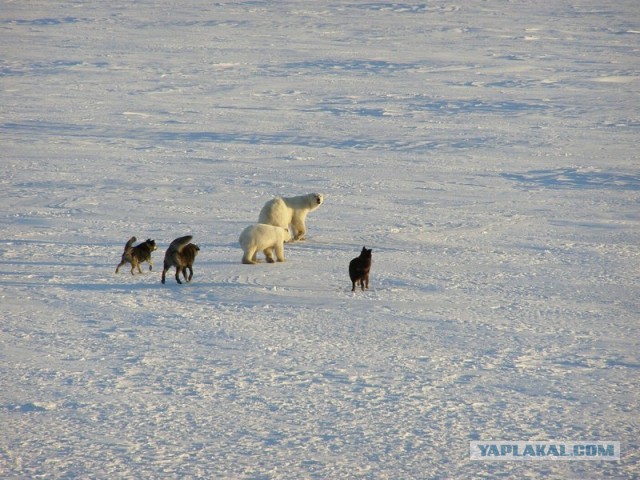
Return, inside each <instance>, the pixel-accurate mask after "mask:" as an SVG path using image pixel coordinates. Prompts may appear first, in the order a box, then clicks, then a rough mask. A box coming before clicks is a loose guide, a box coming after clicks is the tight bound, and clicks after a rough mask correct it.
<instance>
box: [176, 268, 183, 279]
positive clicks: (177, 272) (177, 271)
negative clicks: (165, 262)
mask: <svg viewBox="0 0 640 480" xmlns="http://www.w3.org/2000/svg"><path fill="white" fill-rule="evenodd" d="M181 271H182V268H181V267H179V266H177V265H176V282H178V283H180V284H182V282H181V281H180V272H181Z"/></svg>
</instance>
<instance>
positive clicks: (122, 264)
mask: <svg viewBox="0 0 640 480" xmlns="http://www.w3.org/2000/svg"><path fill="white" fill-rule="evenodd" d="M125 263H127V261H126V260H123V261H121V262H120V265H118V266H117V267H116V273H118V272H119V271H120V267H122V266H124V264H125Z"/></svg>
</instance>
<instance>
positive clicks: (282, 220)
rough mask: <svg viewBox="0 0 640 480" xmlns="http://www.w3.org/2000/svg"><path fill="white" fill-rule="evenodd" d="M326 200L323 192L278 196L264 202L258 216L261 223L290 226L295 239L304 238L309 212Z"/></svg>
mask: <svg viewBox="0 0 640 480" xmlns="http://www.w3.org/2000/svg"><path fill="white" fill-rule="evenodd" d="M323 202H324V195H322V194H321V193H308V194H306V195H299V196H297V197H276V198H274V199H272V200H269V201H268V202H267V203H265V204H264V207H262V210H260V216H259V217H258V222H259V223H266V224H268V225H275V226H276V227H283V228H289V225H291V234H292V236H293V239H294V240H304V239H305V237H304V236H305V234H306V233H307V227H306V225H305V223H304V221H305V219H306V218H307V214H308V213H309V212H312V211H314V210H315V209H317V208H318V207H319V206H320V205H322V203H323Z"/></svg>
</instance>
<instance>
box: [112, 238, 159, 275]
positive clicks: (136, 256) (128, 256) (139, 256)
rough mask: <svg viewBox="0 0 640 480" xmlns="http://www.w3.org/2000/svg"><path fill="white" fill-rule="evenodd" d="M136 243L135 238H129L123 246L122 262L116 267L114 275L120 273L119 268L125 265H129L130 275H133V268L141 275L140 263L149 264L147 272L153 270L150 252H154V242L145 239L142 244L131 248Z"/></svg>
mask: <svg viewBox="0 0 640 480" xmlns="http://www.w3.org/2000/svg"><path fill="white" fill-rule="evenodd" d="M135 241H136V237H131V238H130V239H129V241H128V242H127V244H126V245H125V246H124V252H123V253H122V260H121V261H120V264H119V265H118V266H117V267H116V273H118V272H119V271H120V267H122V266H123V265H124V264H125V263H130V264H131V275H133V274H134V273H133V270H134V269H135V268H137V269H138V272H139V273H142V270H141V269H140V264H141V263H142V262H148V263H149V271H151V270H152V269H153V262H152V261H151V252H153V251H154V250H156V249H157V248H158V247H156V242H155V240H151V239H149V238H148V239H146V240H145V241H144V242H142V243H140V244H138V245H136V246H135V247H134V246H133V244H134V242H135Z"/></svg>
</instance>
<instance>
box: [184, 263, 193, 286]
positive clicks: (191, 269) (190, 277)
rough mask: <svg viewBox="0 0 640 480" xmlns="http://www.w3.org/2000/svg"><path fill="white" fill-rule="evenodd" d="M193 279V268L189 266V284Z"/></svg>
mask: <svg viewBox="0 0 640 480" xmlns="http://www.w3.org/2000/svg"><path fill="white" fill-rule="evenodd" d="M185 271H186V269H185ZM192 278H193V267H191V266H189V279H188V280H187V282H190V281H191V279H192Z"/></svg>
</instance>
